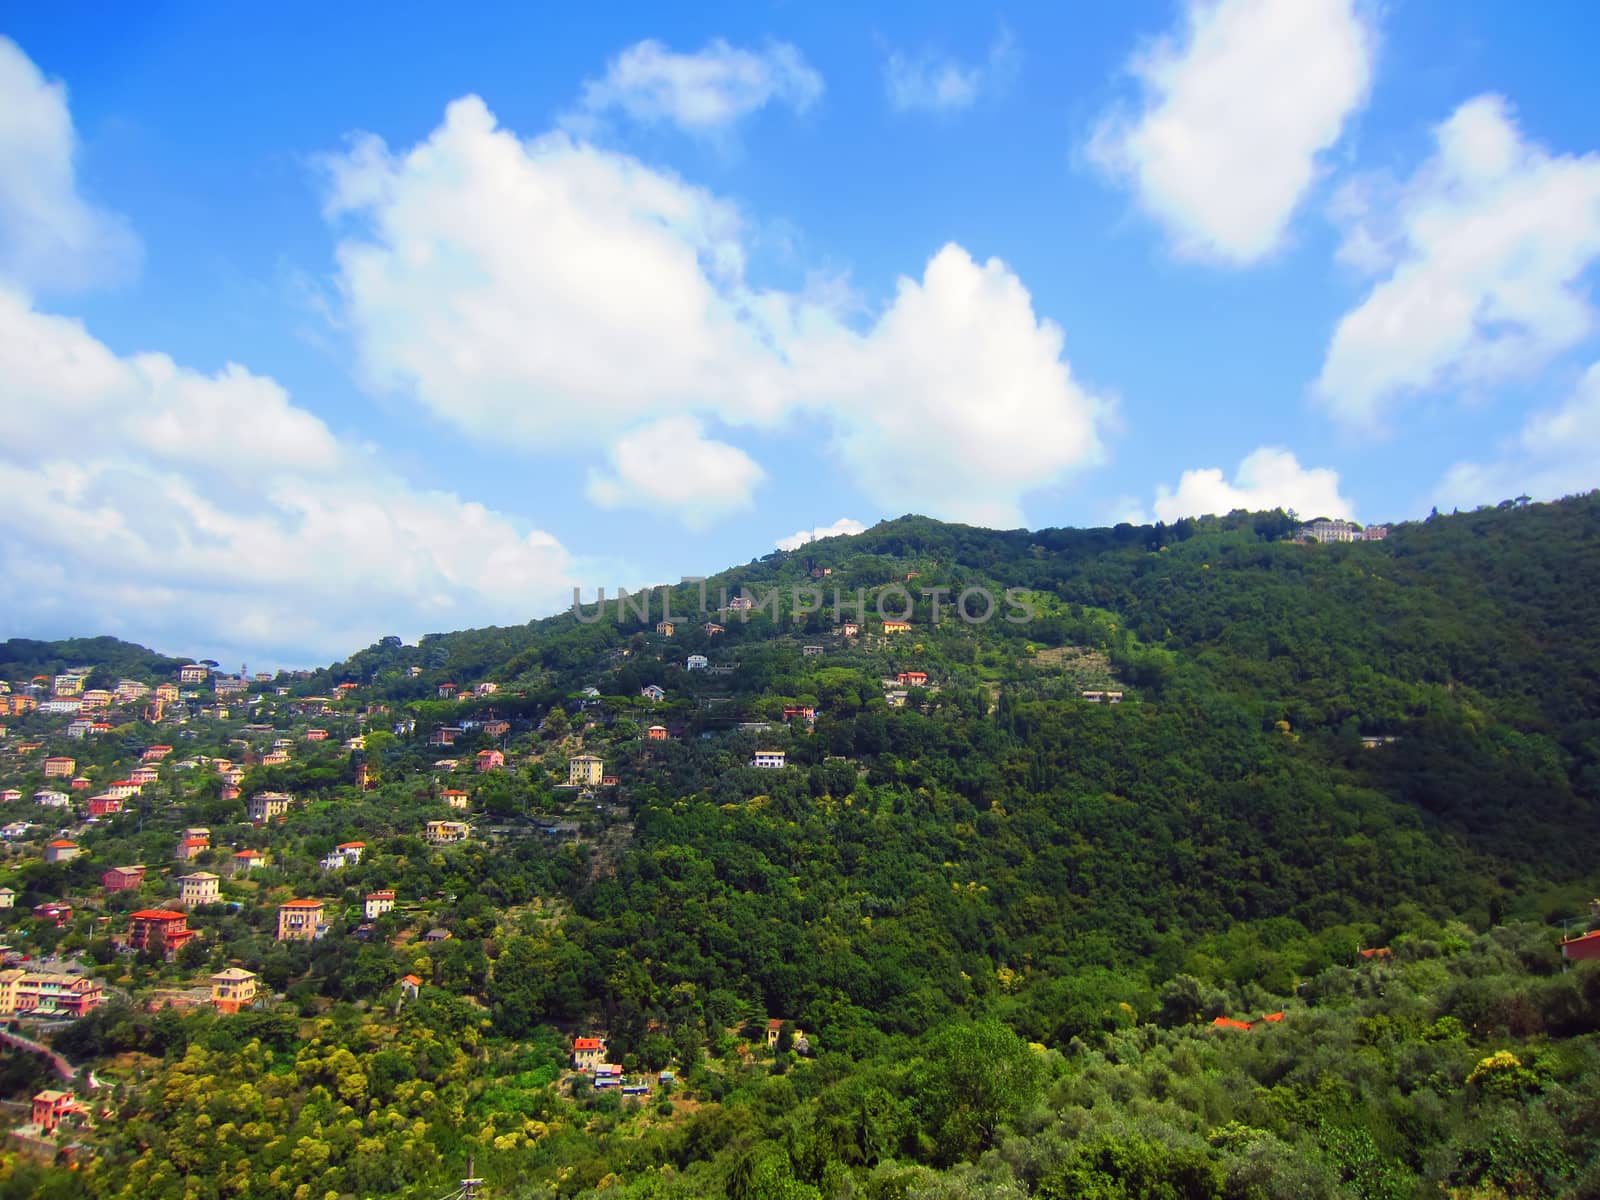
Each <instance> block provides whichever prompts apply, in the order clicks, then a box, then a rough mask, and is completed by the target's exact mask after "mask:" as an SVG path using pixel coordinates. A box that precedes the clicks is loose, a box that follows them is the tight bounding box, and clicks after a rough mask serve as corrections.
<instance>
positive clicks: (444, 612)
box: [0, 292, 572, 662]
mask: <svg viewBox="0 0 1600 1200" xmlns="http://www.w3.org/2000/svg"><path fill="white" fill-rule="evenodd" d="M0 379H4V380H6V392H5V396H6V405H7V412H8V414H10V416H11V418H12V424H11V425H10V426H9V427H8V434H10V435H11V436H8V437H7V438H6V439H4V441H3V442H0V489H3V491H4V494H5V495H6V497H7V501H6V504H5V505H3V506H0V577H4V578H7V579H10V580H13V581H17V586H15V587H13V588H12V589H10V591H9V593H8V597H7V616H8V618H9V619H10V621H11V623H12V625H13V627H16V628H22V627H27V628H37V629H44V628H47V627H49V628H59V629H66V628H69V627H70V628H71V629H72V630H74V631H77V632H86V631H87V632H102V631H104V632H112V633H118V634H122V635H124V636H130V637H134V638H136V639H138V640H142V641H147V642H152V643H155V644H156V645H158V646H159V647H162V648H166V649H169V650H171V651H174V652H178V651H183V652H200V651H208V652H213V653H212V657H219V658H220V657H222V656H223V655H224V654H226V655H227V656H228V657H229V658H233V657H238V656H241V655H250V656H254V657H256V658H259V657H260V656H261V655H262V654H266V655H267V656H269V657H272V658H274V659H275V660H276V661H279V662H286V661H301V662H303V661H305V660H306V659H307V658H308V657H310V656H322V657H324V658H333V657H342V656H343V655H344V654H346V653H348V652H349V651H350V650H351V649H353V648H354V647H356V646H359V645H363V644H366V643H368V642H370V641H372V640H374V639H375V638H376V637H379V636H382V635H384V634H388V633H401V634H404V635H408V636H415V635H417V634H420V633H423V632H427V631H429V630H434V629H444V628H459V627H462V626H467V625H475V624H483V623H485V622H490V621H499V622H521V621H525V620H527V619H528V618H529V617H530V616H533V615H536V614H538V613H540V612H547V611H553V610H554V609H556V608H559V607H560V606H561V605H562V604H563V603H564V602H565V601H566V599H567V598H568V597H570V594H571V593H570V577H571V574H572V572H571V560H570V557H569V556H568V554H567V552H566V551H565V550H564V549H563V548H562V547H561V546H560V545H559V544H558V543H557V542H556V541H555V539H553V538H552V537H550V536H549V535H548V534H546V533H543V532H540V531H537V530H535V531H525V530H522V529H519V528H518V527H517V525H516V523H514V522H513V521H512V520H511V519H509V518H508V517H506V516H504V515H502V514H499V513H496V512H492V511H490V510H488V509H486V508H484V507H483V506H482V505H479V504H475V503H471V502H469V501H464V500H462V499H461V498H459V497H458V496H456V495H454V494H452V493H448V492H442V491H428V490H418V489H415V488H413V487H411V486H410V485H409V484H407V483H406V482H405V481H404V480H403V479H401V478H399V477H398V476H396V475H394V474H393V473H391V472H390V471H388V470H387V469H386V468H385V467H384V466H383V464H382V463H381V462H380V461H378V460H377V458H376V455H375V453H374V452H373V451H371V450H370V449H366V448H361V447H355V446H351V445H348V444H346V443H345V442H343V441H341V440H339V439H338V438H336V437H335V436H334V435H333V434H332V432H331V431H330V430H329V429H328V428H327V426H326V425H324V424H323V423H322V422H321V421H320V420H319V419H318V418H317V417H315V416H314V415H312V414H311V413H309V412H307V411H306V410H304V409H302V408H299V407H297V406H296V405H295V404H294V403H293V402H292V401H291V400H290V399H289V397H288V396H287V395H286V394H285V393H284V391H283V389H282V388H280V387H279V386H278V385H277V384H276V383H274V382H273V381H272V380H271V379H267V378H264V377H262V376H258V375H252V374H251V373H249V372H248V371H246V370H245V369H244V368H242V367H238V366H231V365H230V366H228V367H226V368H224V369H223V370H222V371H220V372H218V373H217V374H215V375H203V374H200V373H198V372H195V371H192V370H189V369H187V368H185V367H182V366H179V365H178V364H176V363H174V362H173V361H172V360H171V359H170V358H167V357H166V356H165V355H158V354H141V355H134V356H131V357H119V356H117V355H116V354H114V353H113V352H112V351H111V350H109V349H108V348H107V347H106V346H105V345H104V344H103V343H101V342H100V341H98V340H97V339H96V338H94V337H93V336H92V335H91V334H90V333H89V332H88V331H87V330H86V329H85V328H84V327H83V326H82V324H81V323H79V322H77V321H74V320H69V319H66V318H63V317H59V316H53V315H49V314H45V313H41V312H39V311H37V310H35V309H34V308H33V307H32V306H31V305H30V304H29V303H28V302H27V301H25V300H24V299H22V298H21V297H19V296H17V295H14V294H10V293H4V292H0ZM23 581H25V582H23Z"/></svg>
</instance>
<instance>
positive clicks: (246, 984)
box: [211, 967, 256, 1013]
mask: <svg viewBox="0 0 1600 1200" xmlns="http://www.w3.org/2000/svg"><path fill="white" fill-rule="evenodd" d="M255 998H256V976H255V972H253V971H246V970H245V969H244V968H243V967H229V968H228V969H227V970H226V971H218V972H217V973H216V974H215V975H213V976H212V977H211V1006H212V1007H213V1008H215V1009H216V1010H217V1011H218V1012H219V1013H236V1012H238V1011H239V1010H240V1009H241V1008H248V1007H249V1006H250V1005H251V1004H253V1003H255Z"/></svg>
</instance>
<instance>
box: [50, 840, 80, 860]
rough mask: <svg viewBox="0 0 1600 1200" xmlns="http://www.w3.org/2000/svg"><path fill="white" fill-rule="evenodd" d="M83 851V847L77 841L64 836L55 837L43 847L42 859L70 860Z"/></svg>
mask: <svg viewBox="0 0 1600 1200" xmlns="http://www.w3.org/2000/svg"><path fill="white" fill-rule="evenodd" d="M82 853H83V847H81V846H79V845H78V843H77V842H69V841H67V840H66V839H65V838H57V839H56V840H55V841H53V842H51V843H50V844H49V845H48V846H46V847H45V848H44V860H45V862H47V863H62V862H71V861H72V860H73V859H75V858H77V857H78V855H80V854H82Z"/></svg>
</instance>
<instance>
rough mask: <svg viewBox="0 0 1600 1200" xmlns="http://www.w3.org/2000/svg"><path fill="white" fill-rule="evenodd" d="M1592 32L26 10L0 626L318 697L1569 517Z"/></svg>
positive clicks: (1580, 397)
mask: <svg viewBox="0 0 1600 1200" xmlns="http://www.w3.org/2000/svg"><path fill="white" fill-rule="evenodd" d="M1591 25H1592V13H1590V12H1589V11H1588V8H1587V6H1585V5H1582V4H1580V3H1577V2H1573V3H1551V4H1546V5H1541V6H1538V7H1537V8H1536V9H1533V10H1528V11H1513V10H1512V9H1511V8H1509V7H1507V6H1505V5H1494V4H1487V3H1485V4H1462V3H1452V4H1445V3H1420V2H1410V3H1408V2H1404V0H1395V2H1392V3H1389V4H1385V5H1375V4H1363V3H1352V2H1351V0H1221V2H1220V3H1217V2H1208V3H1149V4H1128V5H1117V6H1087V7H1086V6H1064V5H1037V6H998V7H988V6H982V5H973V4H961V5H956V4H943V5H940V4H930V5H919V6H897V7H895V8H894V9H892V10H889V11H884V12H878V13H873V12H864V11H862V9H861V6H842V5H795V4H775V5H769V6H762V5H749V4H741V5H720V6H719V5H702V6H696V7H695V9H694V11H692V12H682V13H673V14H664V13H663V11H662V10H661V8H660V6H658V5H652V6H648V7H647V6H643V5H608V6H603V8H601V9H591V10H573V11H572V12H559V11H558V10H557V9H555V8H553V7H551V6H526V5H518V6H511V5H505V6H483V7H481V8H479V9H477V10H475V11H474V12H472V13H469V14H467V15H465V16H455V15H452V16H451V17H450V19H449V20H448V21H445V20H441V18H440V15H439V12H438V10H437V9H434V8H431V7H425V6H421V5H415V6H409V5H384V6H378V5H349V6H337V11H333V12H329V11H323V10H322V9H319V8H314V7H312V6H291V7H289V8H287V9H284V10H281V11H278V12H275V13H273V14H272V15H271V17H270V19H269V18H265V17H263V16H262V15H261V14H249V13H246V12H245V11H243V10H239V9H237V8H230V7H229V6H221V5H203V6H202V5H159V6H157V5H152V6H132V7H124V8H123V9H121V10H105V9H100V8H97V9H95V10H93V12H92V13H91V12H90V10H88V9H87V8H84V9H81V10H75V9H74V8H73V7H72V6H67V7H65V8H63V7H59V6H58V7H56V8H54V9H49V8H45V7H35V8H34V9H32V10H29V11H20V12H19V11H15V10H13V11H10V12H8V13H6V14H4V15H3V16H0V415H3V416H4V418H5V425H6V427H7V436H6V437H4V438H3V439H0V477H3V478H4V481H5V484H6V494H7V495H8V496H9V497H12V498H13V502H12V503H10V504H8V505H7V506H6V507H5V511H4V512H3V513H0V567H3V569H4V571H5V573H6V576H7V578H8V579H10V580H12V581H13V587H12V589H11V593H12V596H13V598H14V603H13V604H11V605H9V606H8V607H9V609H10V611H9V614H8V615H9V617H10V620H9V621H7V622H5V628H3V629H0V633H4V634H10V635H27V636H63V635H68V634H88V633H101V632H110V633H116V634H119V635H122V636H126V637H130V638H133V639H135V640H140V641H144V642H146V643H147V644H153V645H156V646H158V647H160V648H163V649H168V650H171V651H188V652H194V653H204V654H207V655H209V656H211V657H217V658H219V659H224V660H231V659H233V658H238V657H249V659H250V661H251V662H252V664H261V665H267V664H269V663H271V664H278V663H284V664H287V663H298V662H310V661H320V660H326V659H329V658H335V657H340V656H342V655H343V654H344V653H347V652H348V651H350V650H352V649H354V648H357V647H358V646H360V645H364V644H366V643H368V642H370V641H372V640H373V639H375V638H376V637H378V636H381V635H384V634H388V633H399V634H401V635H403V636H405V637H407V638H413V637H415V636H417V635H419V634H421V633H423V632H428V631H432V630H442V629H450V628H460V627H464V626H469V625H474V624H484V623H490V622H496V623H505V622H514V621H520V620H525V619H527V618H529V617H532V616H536V615H543V614H545V613H548V612H550V611H553V610H554V609H555V608H557V607H560V606H562V605H563V604H564V603H565V602H567V601H568V600H569V599H570V595H571V589H572V587H573V586H574V585H575V584H576V585H581V586H582V587H583V588H584V589H585V594H586V595H592V594H593V589H594V587H596V586H598V585H606V586H608V587H615V586H616V585H618V584H623V585H630V586H631V585H635V584H640V583H647V582H652V581H661V580H666V579H676V578H677V577H678V576H679V575H681V574H684V573H693V572H702V571H709V570H715V569H719V568H721V567H724V566H727V565H729V564H732V563H737V562H740V561H745V560H748V559H750V558H752V557H755V556H758V555H761V554H764V553H767V552H768V551H769V550H771V549H772V548H773V547H774V545H776V544H779V543H780V542H784V543H785V544H789V543H791V542H792V541H793V538H794V536H795V535H796V533H797V531H803V530H809V529H815V528H833V527H838V528H845V529H848V528H854V527H856V526H857V525H862V526H864V525H870V524H872V523H873V522H874V521H876V520H878V519H880V518H883V517H890V516H897V515H900V514H901V513H905V512H925V513H928V514H930V515H933V516H938V517H944V518H948V519H953V520H966V521H971V522H974V523H979V524H991V525H1001V526H1015V525H1018V524H1026V525H1029V526H1035V527H1037V526H1044V525H1093V524H1106V523H1112V522H1115V521H1119V520H1124V519H1135V520H1152V519H1164V520H1173V519H1176V518H1178V517H1181V516H1184V515H1191V514H1199V513H1204V512H1209V511H1227V510H1228V509H1230V508H1233V507H1238V506H1245V507H1272V506H1276V505H1280V504H1281V505H1285V506H1288V507H1293V508H1295V509H1297V510H1298V511H1300V512H1302V514H1304V515H1307V516H1310V515H1319V514H1327V515H1340V514H1344V515H1352V516H1354V517H1356V518H1357V519H1360V520H1364V521H1381V520H1392V519H1404V518H1407V517H1416V516H1421V515H1424V514H1426V512H1427V511H1428V509H1429V508H1430V507H1431V506H1434V505H1437V506H1439V507H1440V508H1442V509H1445V510H1448V509H1450V508H1452V507H1455V506H1458V505H1459V506H1462V507H1469V506H1472V505H1476V504H1479V503H1484V502H1491V503H1492V502H1495V501H1498V500H1500V499H1502V498H1505V497H1507V496H1512V495H1516V494H1518V493H1521V492H1527V493H1529V494H1532V495H1534V496H1535V497H1539V498H1545V497H1553V496H1559V495H1563V494H1567V493H1570V492H1574V491H1579V490H1587V489H1589V488H1592V487H1594V486H1596V484H1597V483H1600V370H1591V368H1592V367H1593V366H1594V364H1595V363H1596V362H1597V360H1600V340H1597V338H1596V336H1595V329H1596V321H1595V312H1594V309H1593V305H1592V301H1591V285H1592V282H1593V275H1594V270H1593V267H1594V262H1595V259H1596V257H1597V256H1600V145H1597V143H1600V134H1597V131H1596V128H1595V126H1594V123H1593V119H1592V114H1593V113H1594V112H1596V111H1600V103H1597V101H1600V95H1597V92H1600V84H1597V82H1596V80H1595V77H1594V75H1593V72H1592V71H1591V70H1587V69H1586V68H1587V67H1588V66H1589V64H1588V63H1586V61H1585V50H1586V46H1588V45H1589V44H1590V41H1591V39H1586V38H1585V37H1584V36H1583V35H1584V33H1585V32H1586V31H1587V30H1588V29H1589V28H1590V27H1591ZM19 581H26V582H24V583H19Z"/></svg>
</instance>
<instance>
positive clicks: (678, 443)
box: [588, 415, 765, 529]
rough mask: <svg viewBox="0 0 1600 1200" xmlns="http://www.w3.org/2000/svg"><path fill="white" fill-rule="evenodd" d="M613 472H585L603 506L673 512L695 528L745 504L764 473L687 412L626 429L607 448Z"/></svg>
mask: <svg viewBox="0 0 1600 1200" xmlns="http://www.w3.org/2000/svg"><path fill="white" fill-rule="evenodd" d="M611 467H612V473H610V474H606V473H604V472H601V471H593V470H592V471H590V473H589V487H588V492H589V498H590V499H591V500H593V501H594V502H595V503H596V504H598V505H600V506H601V507H602V508H623V507H630V508H648V509H665V510H670V511H673V512H675V513H676V514H677V515H678V516H679V517H680V518H682V520H683V521H684V522H685V523H686V524H688V525H689V526H690V527H691V528H695V529H700V528H704V527H705V526H706V525H708V524H710V522H711V521H712V520H713V519H714V518H716V517H719V516H723V515H725V514H726V513H729V512H731V511H733V510H735V509H740V508H748V507H749V506H750V500H751V493H752V492H753V491H754V490H755V487H756V485H757V484H759V483H760V482H761V480H762V478H763V477H764V475H765V472H763V471H762V469H761V468H760V467H759V466H757V465H756V463H755V460H753V459H752V458H751V457H750V456H749V455H748V454H746V453H745V452H744V451H743V450H740V449H739V448H738V447H737V446H730V445H728V444H727V443H726V442H719V441H715V440H713V439H711V438H708V437H706V436H705V430H704V428H703V427H702V426H701V424H700V422H699V421H698V420H696V419H695V418H694V417H691V416H683V415H679V416H671V417H663V418H662V419H661V420H659V421H656V422H655V423H654V424H651V425H647V426H645V427H643V428H641V429H637V430H634V431H633V432H631V433H629V434H627V435H625V436H624V437H622V438H621V439H619V440H618V441H617V443H616V445H614V446H613V447H612V448H611Z"/></svg>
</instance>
